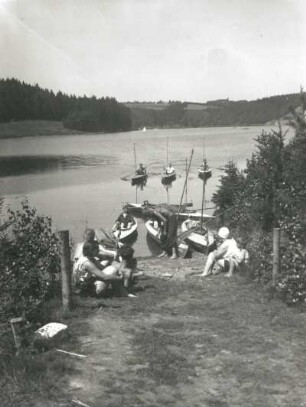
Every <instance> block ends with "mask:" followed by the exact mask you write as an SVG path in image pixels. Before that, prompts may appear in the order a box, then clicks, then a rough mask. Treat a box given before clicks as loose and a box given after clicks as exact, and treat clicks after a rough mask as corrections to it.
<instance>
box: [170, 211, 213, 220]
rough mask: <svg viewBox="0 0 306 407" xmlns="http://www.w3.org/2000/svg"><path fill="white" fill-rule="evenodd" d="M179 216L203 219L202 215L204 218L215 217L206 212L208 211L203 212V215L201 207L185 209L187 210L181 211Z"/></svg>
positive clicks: (182, 218)
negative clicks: (192, 209)
mask: <svg viewBox="0 0 306 407" xmlns="http://www.w3.org/2000/svg"><path fill="white" fill-rule="evenodd" d="M177 216H178V219H181V220H186V219H192V220H201V217H202V216H203V219H204V220H208V219H213V218H214V216H213V215H208V214H206V213H203V215H202V211H201V209H198V210H194V211H188V210H185V211H182V212H179V213H178V214H177Z"/></svg>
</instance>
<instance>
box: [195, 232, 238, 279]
mask: <svg viewBox="0 0 306 407" xmlns="http://www.w3.org/2000/svg"><path fill="white" fill-rule="evenodd" d="M229 234H230V231H229V230H228V228H226V227H222V228H221V229H219V231H218V238H219V239H220V241H221V244H220V246H219V247H218V248H217V250H215V251H213V252H211V253H209V255H208V257H207V261H206V264H205V267H204V271H203V273H202V274H200V276H201V277H207V276H208V275H210V274H211V273H212V272H213V269H214V267H215V266H216V270H217V271H220V269H223V270H227V269H230V264H231V262H232V259H233V258H235V257H237V258H239V256H241V253H240V249H239V248H238V246H237V242H236V240H235V239H233V238H229Z"/></svg>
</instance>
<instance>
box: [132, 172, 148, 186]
mask: <svg viewBox="0 0 306 407" xmlns="http://www.w3.org/2000/svg"><path fill="white" fill-rule="evenodd" d="M147 178H148V174H139V175H138V174H136V175H134V176H133V177H132V178H131V184H132V185H140V184H145V183H146V182H147Z"/></svg>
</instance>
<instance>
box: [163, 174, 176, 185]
mask: <svg viewBox="0 0 306 407" xmlns="http://www.w3.org/2000/svg"><path fill="white" fill-rule="evenodd" d="M175 180H176V173H175V172H173V173H172V174H163V175H162V179H161V183H162V184H163V185H168V184H171V182H173V181H175Z"/></svg>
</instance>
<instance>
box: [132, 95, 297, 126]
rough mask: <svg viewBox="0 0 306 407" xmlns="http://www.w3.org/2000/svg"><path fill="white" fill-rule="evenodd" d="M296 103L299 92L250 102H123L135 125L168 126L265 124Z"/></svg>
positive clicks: (226, 100) (277, 117) (281, 115)
mask: <svg viewBox="0 0 306 407" xmlns="http://www.w3.org/2000/svg"><path fill="white" fill-rule="evenodd" d="M298 103H299V95H298V94H290V95H282V96H272V97H269V98H264V99H258V100H254V101H250V102H248V101H246V100H241V101H237V102H234V101H230V100H228V99H223V100H215V101H209V102H206V103H190V102H183V103H182V102H171V101H170V102H168V103H163V102H158V103H155V104H154V103H137V102H133V103H131V102H129V103H126V104H125V105H126V106H127V107H129V108H130V109H131V112H132V122H133V127H134V128H142V127H153V128H155V127H157V128H161V127H165V128H167V127H202V126H241V125H242V126H243V125H252V124H264V123H267V122H270V121H274V120H278V119H280V118H284V117H286V115H287V114H288V112H289V110H290V108H291V107H293V108H295V107H296V106H297V105H298Z"/></svg>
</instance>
